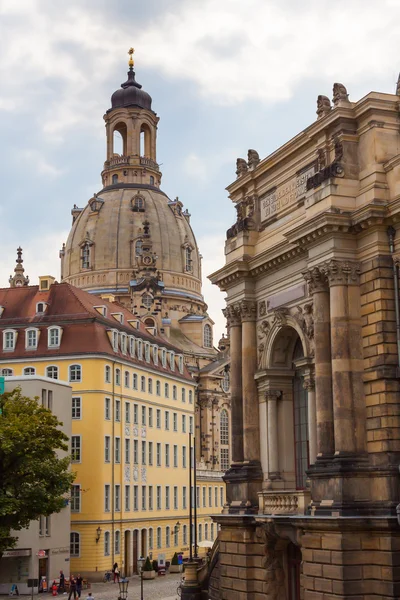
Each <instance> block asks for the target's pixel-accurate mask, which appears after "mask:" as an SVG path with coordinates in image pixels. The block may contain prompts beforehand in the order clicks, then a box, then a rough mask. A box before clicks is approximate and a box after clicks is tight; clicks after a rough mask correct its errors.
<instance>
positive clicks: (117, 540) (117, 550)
mask: <svg viewBox="0 0 400 600" xmlns="http://www.w3.org/2000/svg"><path fill="white" fill-rule="evenodd" d="M120 548H121V532H120V531H116V532H115V546H114V552H115V554H119V553H120Z"/></svg>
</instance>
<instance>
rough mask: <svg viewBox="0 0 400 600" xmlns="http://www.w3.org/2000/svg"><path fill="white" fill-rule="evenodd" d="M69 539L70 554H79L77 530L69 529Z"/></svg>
mask: <svg viewBox="0 0 400 600" xmlns="http://www.w3.org/2000/svg"><path fill="white" fill-rule="evenodd" d="M69 540H70V545H69V546H70V549H69V553H70V555H71V556H75V557H76V556H79V554H80V550H81V548H80V545H81V544H80V535H79V533H78V532H77V531H71V533H70V535H69Z"/></svg>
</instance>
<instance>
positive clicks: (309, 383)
mask: <svg viewBox="0 0 400 600" xmlns="http://www.w3.org/2000/svg"><path fill="white" fill-rule="evenodd" d="M303 388H304V389H305V390H307V392H313V391H314V390H315V379H314V377H305V378H304V381H303Z"/></svg>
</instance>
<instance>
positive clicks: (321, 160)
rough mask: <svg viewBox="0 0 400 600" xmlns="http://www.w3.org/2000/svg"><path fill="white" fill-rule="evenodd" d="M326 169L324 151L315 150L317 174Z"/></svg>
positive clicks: (322, 149) (320, 149) (321, 149)
mask: <svg viewBox="0 0 400 600" xmlns="http://www.w3.org/2000/svg"><path fill="white" fill-rule="evenodd" d="M325 167H326V151H325V150H324V148H319V149H318V150H317V165H316V169H315V170H316V171H317V173H318V171H322V169H325Z"/></svg>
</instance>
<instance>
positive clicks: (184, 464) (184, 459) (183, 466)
mask: <svg viewBox="0 0 400 600" xmlns="http://www.w3.org/2000/svg"><path fill="white" fill-rule="evenodd" d="M186 462H187V461H186V446H182V468H183V469H186Z"/></svg>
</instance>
